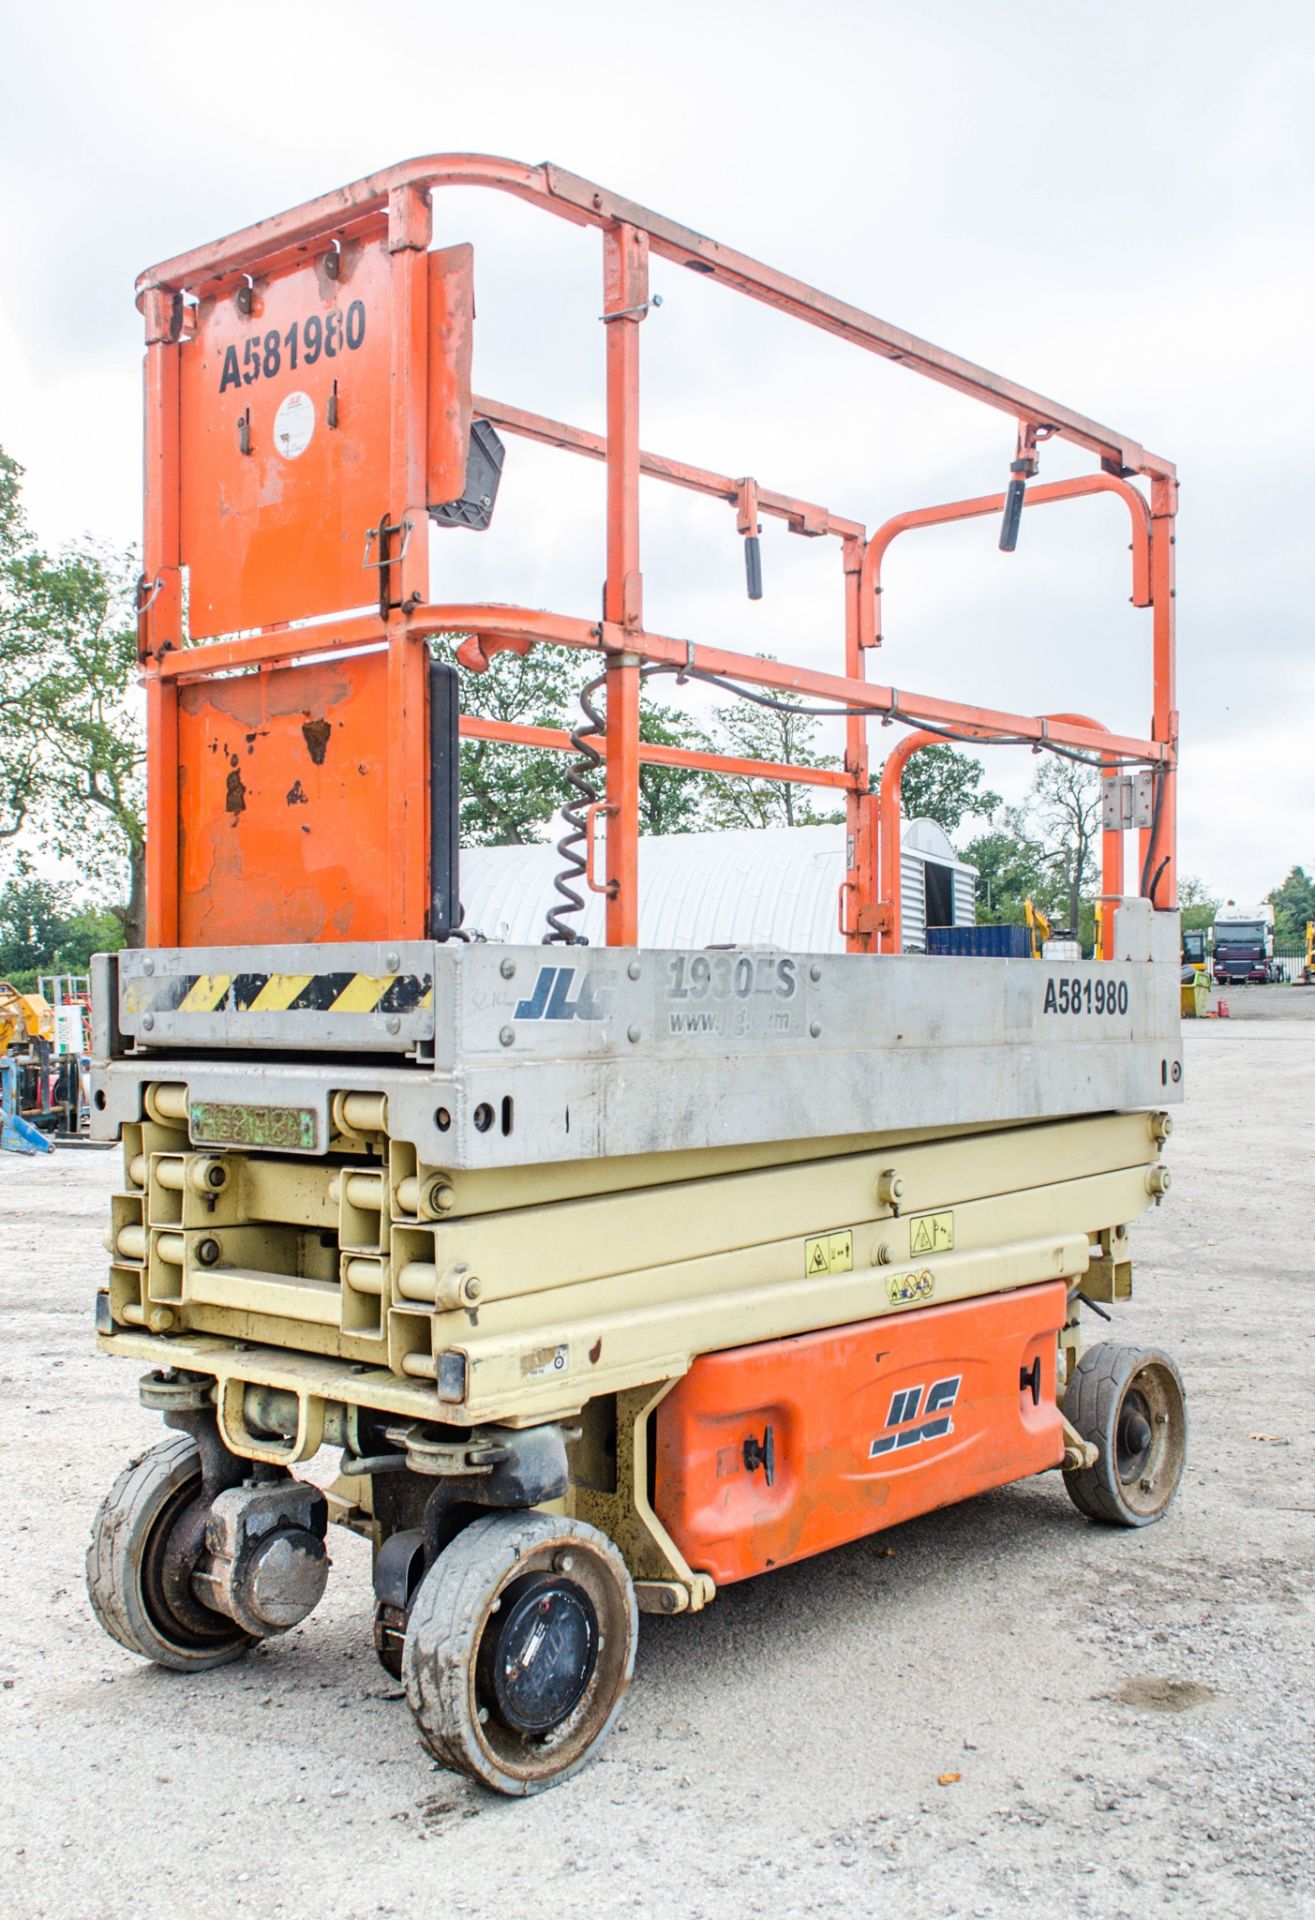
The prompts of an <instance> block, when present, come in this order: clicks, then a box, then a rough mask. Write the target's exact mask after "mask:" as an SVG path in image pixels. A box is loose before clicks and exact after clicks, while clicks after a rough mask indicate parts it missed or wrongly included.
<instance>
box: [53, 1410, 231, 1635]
mask: <svg viewBox="0 0 1315 1920" xmlns="http://www.w3.org/2000/svg"><path fill="white" fill-rule="evenodd" d="M189 1459H190V1460H197V1461H198V1464H199V1456H198V1455H197V1448H196V1442H195V1441H194V1440H193V1439H192V1437H191V1435H190V1434H187V1433H171V1434H168V1435H167V1436H166V1437H165V1438H164V1439H163V1440H161V1441H158V1442H157V1443H156V1445H155V1446H153V1447H148V1448H147V1449H146V1451H145V1452H144V1453H139V1454H137V1455H136V1457H135V1458H134V1459H132V1460H130V1461H129V1462H128V1464H127V1466H126V1467H125V1468H124V1469H123V1471H122V1473H121V1474H120V1475H119V1477H118V1479H117V1480H116V1481H115V1482H114V1484H113V1486H112V1487H111V1488H110V1490H109V1492H108V1493H107V1494H106V1495H105V1498H104V1499H103V1500H102V1501H101V1503H100V1506H99V1507H98V1508H97V1509H96V1515H95V1518H94V1519H93V1521H92V1523H91V1538H90V1540H89V1541H88V1543H87V1560H86V1576H87V1598H88V1600H89V1601H90V1602H91V1610H92V1612H93V1613H94V1614H95V1616H96V1618H97V1620H98V1621H99V1622H100V1624H101V1626H102V1627H103V1628H104V1630H105V1632H106V1633H107V1634H108V1635H109V1637H110V1639H111V1640H114V1641H116V1642H117V1643H118V1645H119V1646H121V1647H123V1648H125V1649H126V1650H127V1651H128V1652H129V1653H135V1654H137V1655H138V1656H139V1657H140V1658H141V1659H143V1660H150V1661H152V1662H153V1663H154V1664H156V1665H166V1664H167V1665H172V1666H174V1667H175V1668H176V1669H177V1670H179V1671H184V1672H199V1671H202V1670H203V1668H204V1667H208V1666H218V1665H222V1664H224V1663H225V1662H227V1661H229V1660H235V1659H237V1658H239V1656H240V1655H241V1654H243V1653H245V1652H246V1651H247V1649H248V1647H250V1646H252V1645H253V1644H254V1642H253V1641H251V1640H250V1639H249V1638H247V1637H244V1639H243V1641H242V1643H241V1644H240V1645H236V1646H234V1647H232V1648H231V1649H225V1650H223V1651H222V1652H216V1654H215V1655H213V1656H204V1657H203V1658H201V1659H198V1660H196V1661H188V1662H184V1661H176V1662H166V1661H162V1660H161V1659H160V1655H159V1652H158V1650H156V1649H154V1648H152V1647H150V1646H148V1645H146V1644H145V1643H144V1642H143V1641H142V1639H141V1637H140V1635H139V1633H138V1631H137V1628H136V1626H135V1625H134V1623H133V1620H132V1616H131V1614H130V1612H129V1610H128V1605H127V1600H128V1595H129V1593H130V1592H131V1590H132V1580H133V1574H132V1569H131V1567H130V1566H129V1565H128V1558H129V1556H130V1554H131V1552H132V1546H133V1536H134V1527H135V1523H136V1522H137V1521H139V1520H140V1519H142V1518H143V1517H144V1516H146V1515H147V1514H149V1511H150V1508H151V1507H152V1506H154V1505H156V1504H157V1503H158V1502H159V1499H160V1489H161V1482H162V1481H168V1480H169V1479H170V1478H171V1477H172V1476H173V1475H174V1473H175V1472H178V1471H179V1470H180V1469H182V1468H183V1467H184V1466H185V1465H187V1464H188V1463H189Z"/></svg>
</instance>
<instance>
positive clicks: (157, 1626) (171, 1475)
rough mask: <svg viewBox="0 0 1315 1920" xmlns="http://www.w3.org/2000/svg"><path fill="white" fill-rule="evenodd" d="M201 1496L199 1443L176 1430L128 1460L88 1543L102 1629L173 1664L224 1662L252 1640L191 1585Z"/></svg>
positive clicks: (200, 1667) (184, 1667)
mask: <svg viewBox="0 0 1315 1920" xmlns="http://www.w3.org/2000/svg"><path fill="white" fill-rule="evenodd" d="M201 1498H202V1475H201V1456H200V1454H199V1453H198V1452H197V1448H196V1442H195V1441H194V1440H193V1439H192V1438H191V1436H190V1434H186V1433H174V1434H170V1436H169V1438H168V1439H167V1440H162V1441H161V1442H160V1444H159V1446H156V1447H152V1448H151V1450H150V1452H149V1453H144V1454H142V1455H141V1457H140V1458H139V1459H137V1460H133V1461H131V1462H130V1463H129V1465H128V1466H126V1467H125V1468H124V1470H123V1472H122V1473H121V1474H120V1475H119V1477H118V1479H117V1480H116V1481H115V1482H114V1485H113V1486H112V1487H111V1488H110V1490H109V1492H108V1493H107V1494H106V1496H105V1498H104V1500H102V1502H101V1504H100V1508H99V1510H98V1511H97V1514H96V1518H95V1520H94V1521H93V1522H92V1526H91V1543H90V1545H89V1546H88V1548H87V1597H88V1599H89V1600H90V1601H91V1608H92V1612H93V1613H94V1614H95V1616H96V1618H97V1619H98V1620H99V1621H100V1624H101V1625H102V1627H104V1629H105V1631H106V1633H108V1634H109V1636H110V1638H111V1639H112V1640H117V1641H118V1643H119V1645H120V1646H121V1647H126V1648H127V1649H128V1651H129V1653H138V1654H140V1655H141V1656H142V1658H143V1659H144V1660H153V1661H154V1662H155V1664H156V1665H157V1666H160V1667H172V1668H173V1670H174V1671H175V1672H176V1673H204V1672H205V1671H206V1669H207V1668H209V1667H220V1666H224V1665H225V1664H226V1663H227V1662H228V1661H230V1660H237V1659H240V1658H241V1656H242V1655H243V1654H244V1653H246V1652H247V1650H248V1649H249V1648H250V1647H253V1646H254V1645H255V1644H256V1643H255V1640H254V1639H253V1637H252V1636H251V1635H250V1634H249V1633H244V1632H243V1630H242V1629H241V1627H239V1626H236V1625H235V1624H234V1622H233V1621H232V1620H230V1619H228V1618H227V1617H226V1616H225V1615H224V1614H220V1613H215V1612H213V1611H212V1609H211V1608H209V1607H206V1606H202V1604H201V1602H200V1601H199V1600H198V1599H197V1597H196V1595H195V1594H194V1593H193V1591H192V1571H193V1567H194V1564H195V1557H196V1547H197V1542H198V1541H199V1539H200V1537H201V1533H202V1529H201V1528H200V1526H199V1525H198V1524H197V1519H198V1516H197V1515H196V1513H195V1507H196V1503H197V1502H198V1501H199V1500H200V1499H201Z"/></svg>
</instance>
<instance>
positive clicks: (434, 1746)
mask: <svg viewBox="0 0 1315 1920" xmlns="http://www.w3.org/2000/svg"><path fill="white" fill-rule="evenodd" d="M638 1630H639V1615H638V1610H637V1608H636V1605H635V1593H634V1587H633V1586H632V1584H631V1580H630V1575H629V1574H628V1572H627V1571H626V1567H625V1563H624V1561H623V1560H622V1559H621V1556H620V1554H619V1553H618V1552H617V1549H616V1548H615V1547H614V1546H613V1544H612V1542H611V1541H610V1540H609V1539H608V1538H607V1536H606V1534H603V1533H600V1532H599V1531H598V1529H597V1528H596V1527H590V1526H586V1525H585V1524H584V1522H583V1521H579V1520H563V1519H558V1518H555V1517H554V1516H552V1515H550V1514H544V1513H534V1512H516V1513H498V1514H492V1515H490V1516H488V1517H487V1518H486V1519H482V1520H476V1521H474V1522H473V1523H472V1524H471V1525H470V1526H468V1527H467V1528H465V1530H464V1531H463V1532H462V1533H460V1534H458V1536H457V1538H456V1539H455V1540H454V1541H453V1542H452V1543H451V1545H450V1546H448V1547H446V1548H445V1549H444V1550H443V1552H442V1553H441V1554H440V1555H439V1557H438V1559H437V1560H436V1561H435V1562H434V1564H433V1566H432V1567H431V1568H430V1569H429V1572H428V1573H427V1574H426V1575H425V1577H424V1580H423V1581H422V1582H421V1584H420V1587H419V1589H418V1590H417V1592H416V1595H415V1598H414V1601H413V1602H412V1605H411V1611H410V1617H409V1619H408V1622H407V1628H406V1641H405V1645H404V1648H403V1653H402V1678H403V1680H404V1681H405V1683H406V1694H407V1699H408V1701H409V1702H410V1705H411V1711H412V1712H413V1714H414V1715H415V1718H416V1724H417V1726H418V1727H419V1730H420V1736H421V1738H422V1740H423V1741H424V1743H425V1745H426V1746H427V1747H428V1748H429V1751H430V1752H431V1753H432V1754H433V1755H434V1757H435V1759H437V1760H439V1761H440V1762H441V1763H442V1764H443V1765H444V1766H446V1767H451V1768H452V1769H453V1770H454V1771H456V1772H460V1773H468V1774H470V1775H471V1777H472V1778H474V1779H476V1780H479V1781H481V1782H482V1783H483V1784H484V1785H485V1786H487V1787H492V1788H493V1789H494V1790H495V1791H496V1792H498V1793H506V1794H529V1793H540V1792H542V1791H543V1789H544V1788H545V1787H550V1786H554V1785H556V1783H557V1782H558V1781H559V1780H564V1779H565V1778H566V1777H567V1775H568V1774H571V1773H574V1772H575V1770H576V1768H577V1767H580V1766H582V1765H583V1764H584V1762H585V1760H586V1759H587V1758H588V1756H589V1754H590V1753H591V1752H592V1750H593V1748H594V1747H596V1746H597V1745H598V1743H599V1741H601V1740H602V1739H603V1738H604V1737H605V1736H606V1735H607V1733H608V1732H609V1731H610V1730H611V1727H612V1724H613V1722H614V1721H615V1719H616V1715H617V1712H618V1709H619V1707H620V1704H621V1697H622V1695H623V1694H624V1692H625V1689H626V1686H627V1685H628V1683H629V1680H630V1676H631V1673H632V1672H633V1671H634V1664H635V1642H636V1639H637V1636H638Z"/></svg>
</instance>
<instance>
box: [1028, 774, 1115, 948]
mask: <svg viewBox="0 0 1315 1920" xmlns="http://www.w3.org/2000/svg"><path fill="white" fill-rule="evenodd" d="M1025 825H1026V829H1027V831H1028V834H1029V837H1030V838H1032V839H1033V840H1034V842H1035V843H1036V844H1037V845H1038V846H1039V848H1040V850H1041V857H1042V859H1043V861H1044V862H1045V863H1046V865H1047V866H1048V867H1049V868H1050V870H1051V871H1052V873H1053V875H1054V891H1052V893H1051V896H1050V897H1051V899H1052V900H1056V904H1059V905H1060V911H1061V913H1062V915H1063V918H1064V924H1065V926H1067V927H1068V928H1069V929H1070V930H1071V931H1072V932H1073V933H1074V934H1079V933H1080V929H1081V925H1082V902H1083V898H1084V896H1085V894H1086V892H1087V889H1088V886H1089V883H1090V882H1092V881H1094V880H1095V879H1096V878H1097V868H1098V866H1099V856H1098V853H1097V842H1098V840H1099V837H1100V832H1101V793H1100V775H1099V774H1098V773H1097V771H1096V769H1095V768H1094V767H1091V766H1088V765H1087V764H1086V763H1085V762H1083V761H1079V760H1068V759H1061V758H1059V757H1058V756H1055V755H1046V756H1045V757H1044V758H1043V759H1042V760H1041V763H1040V764H1039V765H1038V767H1037V769H1036V772H1035V773H1034V774H1033V776H1032V788H1031V792H1030V793H1029V795H1028V801H1027V807H1026V811H1025ZM1056 894H1057V896H1058V898H1057V899H1056Z"/></svg>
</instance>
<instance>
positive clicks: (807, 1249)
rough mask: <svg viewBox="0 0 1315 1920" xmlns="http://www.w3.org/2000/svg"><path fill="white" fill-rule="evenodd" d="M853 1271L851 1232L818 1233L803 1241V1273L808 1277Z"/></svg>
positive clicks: (813, 1277) (852, 1238) (852, 1237)
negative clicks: (812, 1237)
mask: <svg viewBox="0 0 1315 1920" xmlns="http://www.w3.org/2000/svg"><path fill="white" fill-rule="evenodd" d="M853 1271H854V1236H853V1234H852V1233H849V1232H845V1233H819V1234H818V1235H817V1236H816V1237H815V1238H814V1239H812V1240H805V1241H804V1274H805V1276H806V1277H807V1278H808V1279H810V1280H814V1279H816V1278H817V1276H818V1274H820V1273H852V1272H853Z"/></svg>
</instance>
